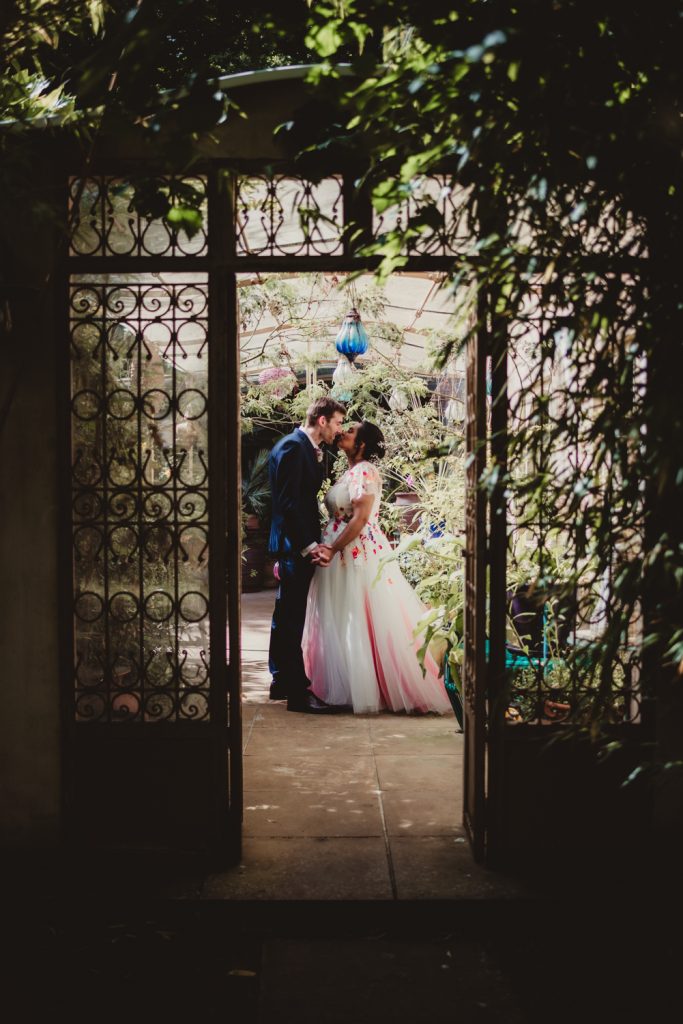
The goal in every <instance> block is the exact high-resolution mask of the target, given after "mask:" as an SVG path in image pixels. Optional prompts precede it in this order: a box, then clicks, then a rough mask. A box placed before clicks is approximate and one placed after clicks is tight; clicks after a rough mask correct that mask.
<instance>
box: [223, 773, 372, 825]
mask: <svg viewBox="0 0 683 1024" xmlns="http://www.w3.org/2000/svg"><path fill="white" fill-rule="evenodd" d="M243 835H245V836H272V837H290V838H296V837H297V836H316V837H319V838H324V837H325V836H329V837H331V838H334V837H338V836H382V835H383V822H382V809H381V805H380V800H379V794H378V793H376V792H375V793H372V792H368V788H367V786H358V787H355V788H353V787H349V786H346V787H343V791H342V792H341V793H334V792H332V793H331V792H329V790H328V789H326V788H323V789H322V790H321V791H319V792H316V793H308V794H302V793H301V792H300V791H289V792H283V791H282V789H280V790H279V791H278V790H276V791H270V792H269V791H268V790H247V791H245V794H244V825H243Z"/></svg>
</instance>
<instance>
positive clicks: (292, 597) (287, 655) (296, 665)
mask: <svg viewBox="0 0 683 1024" xmlns="http://www.w3.org/2000/svg"><path fill="white" fill-rule="evenodd" d="M279 566H280V584H279V586H278V590H277V597H276V600H275V610H274V612H273V621H272V624H271V628H270V649H269V651H268V667H269V668H270V671H271V674H272V676H273V682H274V683H276V684H277V685H278V687H279V688H281V689H282V690H283V691H285V692H286V693H287V696H288V698H289V700H290V701H296V700H297V699H298V698H303V696H304V694H305V692H306V690H307V689H308V687H309V686H310V684H311V682H310V679H308V678H307V676H306V670H305V669H304V658H303V653H302V650H301V638H302V637H303V634H304V623H305V622H306V601H307V598H308V588H309V587H310V585H311V580H312V579H313V573H314V572H315V565H314V564H313V563H312V562H311V560H310V559H309V558H302V557H301V555H295V556H294V557H291V556H289V557H288V556H285V557H282V558H280V562H279Z"/></svg>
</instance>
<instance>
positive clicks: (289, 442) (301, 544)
mask: <svg viewBox="0 0 683 1024" xmlns="http://www.w3.org/2000/svg"><path fill="white" fill-rule="evenodd" d="M268 469H269V473H270V489H271V495H272V519H271V527H270V542H269V545H268V547H269V550H270V551H271V552H273V553H274V554H279V555H283V554H288V553H289V552H294V553H298V552H300V551H303V549H304V548H306V547H308V545H309V544H313V543H314V542H316V543H317V542H318V541H319V540H320V513H319V511H318V491H319V490H320V485H321V484H322V482H323V466H322V463H321V462H318V460H317V458H316V455H315V450H314V448H313V445H312V444H311V442H310V441H309V439H308V438H307V437H306V435H305V434H304V432H303V431H302V430H299V428H298V427H297V429H296V430H293V431H292V433H291V434H287V436H286V437H283V438H281V439H280V440H279V441H278V442H277V444H276V445H275V446H274V448H273V450H272V452H271V453H270V460H269V464H268Z"/></svg>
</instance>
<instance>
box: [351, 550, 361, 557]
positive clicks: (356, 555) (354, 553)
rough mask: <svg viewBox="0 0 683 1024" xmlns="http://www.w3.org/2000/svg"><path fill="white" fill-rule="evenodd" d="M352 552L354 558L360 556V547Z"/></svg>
mask: <svg viewBox="0 0 683 1024" xmlns="http://www.w3.org/2000/svg"><path fill="white" fill-rule="evenodd" d="M351 554H352V555H353V557H354V558H358V556H359V554H360V551H359V550H358V548H354V549H353V551H352V552H351Z"/></svg>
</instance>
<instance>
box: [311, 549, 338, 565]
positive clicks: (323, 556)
mask: <svg viewBox="0 0 683 1024" xmlns="http://www.w3.org/2000/svg"><path fill="white" fill-rule="evenodd" d="M333 558H334V552H333V551H332V548H331V547H330V545H329V544H318V546H317V548H316V549H315V550H314V551H313V553H312V554H311V561H312V562H315V564H316V565H322V566H323V567H325V566H328V565H329V564H330V562H331V561H332V559H333Z"/></svg>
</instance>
